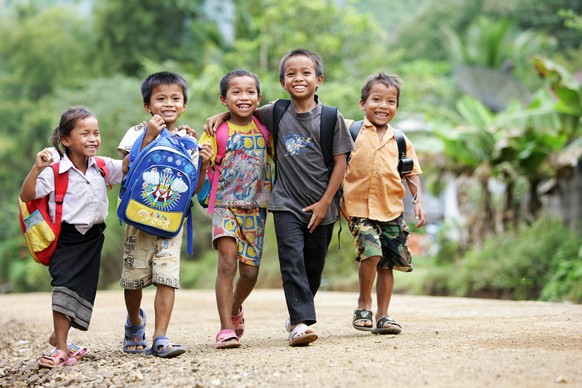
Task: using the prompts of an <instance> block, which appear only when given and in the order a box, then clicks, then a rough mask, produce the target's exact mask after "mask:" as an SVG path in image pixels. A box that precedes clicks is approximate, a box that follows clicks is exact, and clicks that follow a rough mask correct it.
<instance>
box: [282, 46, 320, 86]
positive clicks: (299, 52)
mask: <svg viewBox="0 0 582 388" xmlns="http://www.w3.org/2000/svg"><path fill="white" fill-rule="evenodd" d="M299 55H303V56H306V57H307V58H309V59H311V60H312V61H313V64H314V65H315V75H316V76H318V77H319V76H321V75H323V62H322V60H321V58H320V57H319V55H317V54H316V53H314V52H313V51H310V50H307V49H301V48H298V49H295V50H292V51H290V52H289V53H288V54H287V55H285V56H284V57H283V59H281V63H280V64H279V79H280V80H283V79H284V78H285V63H287V60H288V59H289V58H291V57H296V56H299Z"/></svg>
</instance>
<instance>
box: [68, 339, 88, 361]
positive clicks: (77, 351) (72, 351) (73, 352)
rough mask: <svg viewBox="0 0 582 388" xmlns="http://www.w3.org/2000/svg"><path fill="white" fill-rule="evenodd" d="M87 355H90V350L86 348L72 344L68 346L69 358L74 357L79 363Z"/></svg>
mask: <svg viewBox="0 0 582 388" xmlns="http://www.w3.org/2000/svg"><path fill="white" fill-rule="evenodd" d="M87 354H89V348H87V347H85V346H79V345H77V344H75V343H72V342H71V343H70V344H69V346H68V355H69V358H71V357H73V358H75V359H76V360H77V361H79V360H80V359H81V358H83V357H85V356H86V355H87Z"/></svg>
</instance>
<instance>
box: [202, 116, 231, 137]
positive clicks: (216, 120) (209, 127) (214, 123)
mask: <svg viewBox="0 0 582 388" xmlns="http://www.w3.org/2000/svg"><path fill="white" fill-rule="evenodd" d="M229 118H230V113H229V112H222V113H218V114H216V115H214V116H212V117H209V118H208V119H206V123H204V132H206V134H207V135H208V136H213V135H214V134H215V133H216V129H217V128H218V127H219V126H220V124H222V123H224V122H225V121H226V120H228V119H229Z"/></svg>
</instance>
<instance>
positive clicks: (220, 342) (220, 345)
mask: <svg viewBox="0 0 582 388" xmlns="http://www.w3.org/2000/svg"><path fill="white" fill-rule="evenodd" d="M239 346H240V341H239V340H238V336H237V335H236V333H235V331H234V330H231V329H224V330H220V331H219V332H218V334H216V349H231V348H238V347H239Z"/></svg>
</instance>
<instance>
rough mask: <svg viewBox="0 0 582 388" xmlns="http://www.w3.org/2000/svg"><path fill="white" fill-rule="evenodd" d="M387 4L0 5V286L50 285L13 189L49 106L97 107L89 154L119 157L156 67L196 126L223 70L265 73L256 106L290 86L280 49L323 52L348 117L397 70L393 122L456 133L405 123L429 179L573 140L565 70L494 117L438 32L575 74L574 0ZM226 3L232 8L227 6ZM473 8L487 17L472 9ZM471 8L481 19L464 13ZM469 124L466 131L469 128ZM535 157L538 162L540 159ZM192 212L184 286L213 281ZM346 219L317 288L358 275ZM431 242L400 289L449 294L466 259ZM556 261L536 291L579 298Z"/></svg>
mask: <svg viewBox="0 0 582 388" xmlns="http://www.w3.org/2000/svg"><path fill="white" fill-rule="evenodd" d="M384 3H385V2H383V1H381V0H371V1H367V2H363V1H359V0H349V1H339V2H338V1H332V0H317V1H313V0H298V1H295V2H292V3H289V2H279V1H275V0H266V1H263V2H256V1H252V0H234V1H233V2H232V3H230V2H221V1H219V0H210V1H202V0H196V1H188V0H172V1H170V2H155V1H153V0H146V1H137V0H128V1H124V2H118V1H114V0H95V1H91V0H81V1H66V0H62V1H61V0H47V1H43V2H38V1H32V0H22V1H16V2H4V3H2V4H1V5H0V8H1V12H0V34H2V37H3V43H2V45H0V99H1V100H2V101H3V102H4V103H3V104H0V117H2V126H0V135H1V136H2V142H0V184H1V185H2V187H3V188H4V189H3V190H2V191H1V192H0V202H1V203H2V204H3V205H4V206H3V208H4V209H5V216H6V217H5V219H6V222H5V223H3V225H2V227H0V253H1V255H0V292H9V291H34V290H46V289H49V287H50V286H49V285H48V282H49V281H50V277H49V276H48V275H47V274H46V272H45V271H46V269H45V268H43V267H42V266H39V265H38V264H36V263H34V262H33V261H32V259H30V258H29V257H28V253H27V251H26V248H25V246H24V240H23V238H22V236H21V233H20V230H19V226H18V219H17V208H16V201H15V199H16V197H17V195H18V191H19V188H20V185H21V183H22V180H23V178H24V176H25V175H26V174H27V172H28V171H29V169H30V166H31V165H32V163H33V160H34V156H35V155H36V153H37V152H38V150H40V149H41V148H43V147H45V146H47V145H49V144H50V143H49V140H48V139H49V136H50V134H51V132H52V130H53V128H54V127H55V125H56V123H57V122H58V119H59V117H60V114H61V113H62V112H63V111H64V110H65V109H66V108H68V107H69V106H71V105H76V104H82V105H86V106H88V107H89V108H90V109H91V110H92V111H93V112H95V113H96V115H97V117H98V119H99V123H100V129H101V132H102V137H103V138H102V141H103V142H102V145H101V149H100V154H102V155H107V156H113V157H115V156H116V150H115V149H116V146H117V144H118V143H119V140H120V139H121V137H122V136H123V134H124V133H125V131H126V130H127V129H128V128H129V127H130V126H132V125H134V124H136V123H138V122H140V121H142V120H145V119H147V118H148V115H147V114H146V112H145V111H144V109H143V103H142V101H141V95H140V91H139V87H140V83H141V81H142V79H143V78H144V77H145V76H146V75H147V74H150V73H152V72H155V71H160V70H170V71H175V72H177V73H180V74H182V75H183V76H184V77H185V78H186V80H187V81H188V83H189V96H188V97H189V101H188V106H187V110H186V111H185V113H184V115H183V117H182V118H181V122H182V123H186V124H189V125H190V126H191V127H193V128H195V129H197V130H198V132H199V133H201V127H202V124H203V123H204V121H205V119H206V118H207V117H209V116H211V115H213V114H215V113H217V112H220V111H222V110H223V109H224V107H223V106H222V105H221V104H220V101H219V99H218V94H219V92H218V81H219V80H220V78H221V77H222V76H223V75H224V74H225V73H226V72H228V71H230V70H233V69H235V68H247V69H249V70H251V71H254V72H256V73H257V74H258V75H259V76H260V79H261V86H262V95H263V103H266V102H268V101H271V100H274V99H276V98H281V97H286V93H285V91H283V90H282V88H281V86H280V84H279V79H278V66H279V61H280V59H281V57H282V56H283V55H284V54H285V53H287V52H288V51H290V50H291V49H293V48H296V47H305V48H309V49H312V50H314V51H316V52H317V53H319V54H320V55H321V57H322V58H323V61H324V65H325V82H324V84H323V85H322V87H321V88H320V90H319V91H318V94H319V96H320V98H321V100H322V101H323V102H325V103H327V104H331V105H336V106H338V107H339V108H340V111H341V112H342V114H343V115H344V117H347V118H361V117H362V111H361V109H360V108H359V105H358V102H359V93H360V88H361V86H362V84H363V83H364V81H365V80H366V78H367V77H368V76H369V75H371V74H374V73H377V72H379V71H386V72H388V73H392V74H398V75H400V76H401V77H402V78H403V79H404V81H405V83H404V87H403V90H402V101H401V112H400V113H399V121H395V122H394V124H395V126H398V125H399V124H400V122H404V121H405V120H406V119H407V118H413V119H416V118H419V117H420V118H421V119H423V120H429V123H430V124H429V125H426V126H427V127H434V128H439V129H441V130H442V131H445V132H448V133H449V135H450V139H449V140H451V141H450V142H448V143H447V142H444V143H447V144H446V147H448V148H451V147H452V149H453V151H452V152H453V153H454V154H456V155H458V158H457V159H454V160H449V161H444V162H443V161H442V154H441V152H440V151H441V150H442V149H443V146H442V144H441V143H440V142H435V139H434V137H433V136H432V135H430V134H429V133H428V131H427V132H426V133H424V132H423V133H422V134H421V133H417V132H415V133H411V134H410V138H411V139H412V140H413V142H414V144H415V147H416V149H417V152H418V153H419V156H420V157H421V158H427V159H428V162H427V163H426V164H424V162H423V170H424V171H425V174H426V175H427V178H431V177H434V176H435V175H437V176H438V175H439V174H441V173H443V172H444V171H445V170H444V168H443V166H447V167H451V165H450V163H451V162H455V163H457V165H456V166H452V167H453V170H454V169H455V168H456V171H465V172H466V171H467V170H471V169H474V168H475V167H476V166H480V165H488V164H491V165H492V166H499V167H498V168H499V169H500V170H501V169H503V171H505V172H511V174H509V173H508V174H507V175H508V176H511V177H512V178H515V180H516V181H517V180H519V179H520V178H522V176H521V175H523V174H526V175H527V174H530V175H533V172H536V173H539V172H542V173H543V174H547V173H548V170H547V167H548V165H547V164H546V163H544V162H540V160H541V157H542V156H544V153H545V154H548V153H550V152H551V151H552V150H555V149H556V147H558V148H559V141H562V139H563V132H559V133H558V132H557V131H558V129H559V130H560V131H565V129H564V128H568V130H569V132H568V134H569V135H568V136H570V137H569V138H570V139H571V138H572V135H574V137H575V136H579V135H580V125H579V116H575V115H573V114H572V112H578V110H579V107H580V98H579V94H580V92H579V90H578V89H576V85H577V84H575V83H574V84H572V83H570V79H569V78H568V77H567V76H565V75H566V74H567V73H565V72H563V71H562V69H558V68H557V67H556V66H554V65H553V64H550V63H549V62H544V66H545V68H546V69H548V70H549V71H548V73H547V74H549V77H548V78H547V79H548V80H550V81H551V82H549V84H550V85H551V86H552V87H553V88H554V92H555V96H557V97H558V100H557V104H553V103H551V102H552V100H551V98H553V97H552V96H551V95H550V94H549V93H548V92H546V93H545V94H544V93H536V94H534V98H533V99H532V101H531V104H530V105H528V106H527V107H524V106H519V105H509V108H508V110H507V112H504V115H502V116H501V117H500V116H499V115H491V114H490V113H488V112H486V111H485V110H484V109H483V108H482V107H480V106H478V105H476V104H473V102H468V101H467V99H465V98H460V96H461V93H460V91H459V90H458V89H457V88H456V87H455V84H454V80H453V77H452V73H453V70H454V65H453V63H452V62H448V61H447V57H446V53H447V52H446V50H445V45H444V39H443V29H442V27H443V26H444V27H447V28H448V29H450V31H453V32H455V33H456V34H458V35H459V36H465V37H466V38H469V37H472V38H474V39H472V40H471V42H473V43H479V42H480V44H478V45H477V44H475V45H474V47H467V48H465V49H470V50H472V51H471V52H470V54H471V55H469V56H468V57H470V58H473V59H474V58H480V59H482V60H483V61H484V62H487V63H492V64H494V65H495V66H498V65H499V64H502V63H506V60H507V59H508V58H509V59H510V60H511V63H512V64H513V66H514V67H513V69H514V72H513V75H514V76H515V77H516V78H517V79H519V80H520V81H521V82H523V83H524V84H525V85H527V86H528V87H529V88H530V89H532V90H535V88H536V87H539V86H540V83H541V82H540V81H539V80H538V79H537V78H536V77H535V76H534V75H533V68H532V67H531V66H530V64H529V60H530V57H531V54H532V52H535V53H536V54H538V55H540V56H544V57H553V54H554V53H555V52H556V50H558V49H562V48H564V47H566V46H567V47H568V49H567V50H562V51H563V53H562V54H560V55H561V58H562V61H561V62H560V64H562V65H563V64H564V61H567V60H568V59H570V60H571V61H572V62H573V63H571V64H570V63H568V65H569V66H571V67H568V66H565V68H567V69H568V70H571V69H575V68H576V66H575V63H582V61H580V60H579V59H577V60H574V59H572V58H582V56H580V55H582V54H576V53H577V51H575V49H576V47H577V46H578V47H579V42H580V39H579V34H580V32H581V30H580V29H575V28H576V27H575V24H572V26H573V28H569V27H564V26H562V25H561V24H560V23H561V21H562V20H565V19H568V20H570V21H573V22H575V21H576V20H577V17H576V15H579V14H580V9H579V5H575V6H574V5H573V3H572V2H570V1H569V0H552V1H548V2H543V3H544V4H543V5H542V4H541V3H542V2H538V3H540V4H536V7H537V8H540V7H541V8H540V9H543V10H544V11H543V12H540V13H538V14H535V13H531V12H521V13H516V10H518V9H519V10H524V11H527V10H525V8H524V7H525V6H526V5H528V3H530V2H529V1H526V0H518V1H515V2H507V1H503V0H485V1H482V2H466V1H462V0H446V1H437V0H411V1H409V2H401V3H394V4H391V5H390V7H385V4H384ZM230 5H232V6H234V8H232V9H231V8H229V6H230ZM90 7H92V8H90ZM213 7H214V8H213ZM558 10H565V11H567V12H557V11H558ZM550 11H551V12H550ZM554 11H556V12H554ZM481 16H484V17H488V18H489V19H480V17H481ZM505 19H510V20H518V23H519V27H520V28H517V29H516V28H514V26H510V27H507V26H506V25H505V24H503V23H501V22H500V23H495V22H492V20H495V21H498V20H505ZM475 20H480V21H479V23H475V25H473V24H474V21H475ZM536 25H539V26H544V28H546V27H549V28H547V29H546V32H547V35H544V34H541V35H540V34H538V33H539V30H535V31H526V30H527V29H529V28H531V27H535V26H536ZM229 28H232V30H233V31H234V34H233V35H232V36H229V35H228V34H225V35H221V33H220V32H219V31H225V30H228V29H229ZM520 29H521V31H520ZM502 32H507V34H503V33H502ZM550 34H553V35H555V36H560V37H567V40H564V41H562V40H558V41H556V46H552V44H551V43H552V40H551V37H550ZM576 34H577V35H576ZM505 35H507V36H510V37H513V38H514V39H513V40H512V41H511V44H509V45H508V42H507V39H506V38H505V37H504V36H505ZM572 37H574V38H576V37H578V39H573V38H572ZM576 42H577V43H576ZM473 43H471V44H469V46H471V45H473ZM502 43H503V44H502ZM509 46H510V47H509ZM485 49H487V50H485ZM576 55H578V57H577V56H576ZM538 70H539V69H538ZM457 108H458V109H457ZM576 118H578V120H576ZM400 120H401V121H400ZM471 126H473V127H475V128H467V127H471ZM536 142H537V143H536ZM444 143H443V144H444ZM455 143H457V144H455ZM539 144H541V145H539ZM556 144H558V145H556ZM538 145H539V146H538ZM449 151H450V150H449ZM532 166H533V167H532ZM536 166H542V167H543V169H541V168H540V169H539V171H538V170H536V168H537V167H536ZM485 171H487V170H485ZM550 172H551V171H550ZM493 173H495V171H493ZM530 175H527V176H530ZM538 175H542V174H538ZM474 191H475V192H476V193H477V192H478V191H479V190H478V188H477V190H474ZM470 194H471V195H473V192H471V193H470ZM480 195H482V193H477V194H475V195H474V196H475V198H477V197H479V196H480ZM522 196H525V194H523V193H522ZM116 197H117V188H115V189H114V190H113V191H112V192H110V194H109V200H110V209H109V217H108V219H107V225H108V226H107V230H106V232H105V233H106V243H105V246H104V250H103V255H102V271H101V278H100V287H101V288H109V287H112V286H115V285H116V284H117V282H118V279H119V274H120V270H121V257H122V254H123V248H122V247H123V241H122V239H123V227H122V226H121V225H120V224H119V222H118V220H117V217H116V215H115V205H116ZM9 204H12V205H9ZM194 213H195V215H194V217H195V224H196V225H197V228H196V237H195V251H196V254H195V255H193V256H186V255H184V260H183V266H182V274H183V275H182V279H183V285H184V286H185V287H205V288H212V287H213V283H214V278H215V271H216V270H215V268H216V260H217V259H216V257H217V255H216V251H215V250H214V249H212V248H211V245H210V244H211V243H210V233H211V228H210V218H209V217H208V216H207V215H206V214H205V211H203V210H200V209H198V210H195V212H194ZM268 225H269V226H268V227H267V238H266V246H265V252H264V258H263V264H262V267H261V274H260V276H259V286H260V287H280V274H279V266H278V260H277V248H276V241H275V237H274V233H273V231H272V225H271V224H268ZM336 227H337V226H336ZM343 229H344V230H343V233H342V235H341V249H337V240H336V238H334V240H333V241H332V244H331V246H330V250H329V255H328V260H327V266H326V269H325V273H324V283H323V285H322V287H323V288H325V289H337V290H355V287H356V285H357V263H356V262H355V261H354V257H353V256H354V253H353V248H352V243H353V242H352V237H351V235H350V234H349V232H348V231H347V227H346V226H345V224H344V228H343ZM441 247H442V250H441V252H440V256H439V257H437V258H436V259H426V260H424V259H423V258H420V260H416V258H415V264H416V265H415V271H414V272H413V273H412V274H402V276H400V275H401V274H397V275H396V276H397V279H398V280H397V282H396V288H397V290H398V292H411V293H416V292H428V293H436V294H441V293H446V292H447V291H446V290H447V284H448V283H452V284H461V282H460V281H459V280H455V279H457V278H458V277H459V276H461V274H462V273H463V272H462V271H460V270H454V269H453V268H451V267H452V266H455V265H456V263H457V261H456V260H455V258H457V259H458V257H459V256H460V255H462V249H461V247H459V246H456V245H455V243H454V242H453V240H452V239H449V240H446V239H445V237H443V240H442V241H441ZM433 267H434V268H433ZM555 268H556V275H555V277H552V278H551V279H550V280H548V281H550V282H553V283H552V284H553V285H552V287H551V288H548V291H547V295H546V294H544V295H546V296H545V298H547V299H551V300H555V299H560V295H574V296H573V297H571V296H567V297H566V298H567V299H569V300H576V298H578V297H577V296H576V295H578V294H577V293H576V292H574V291H571V292H570V293H567V292H566V291H565V290H563V289H562V286H563V283H564V282H563V280H564V279H571V278H572V277H573V276H574V275H572V273H577V272H576V271H578V270H579V266H578V265H576V264H572V263H570V262H566V261H564V264H562V265H560V266H557V267H555ZM417 279H418V280H417ZM425 279H426V281H425ZM548 279H549V278H548ZM552 279H553V280H552ZM457 289H461V287H457ZM454 294H458V292H457V291H456V292H455V293H454Z"/></svg>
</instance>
